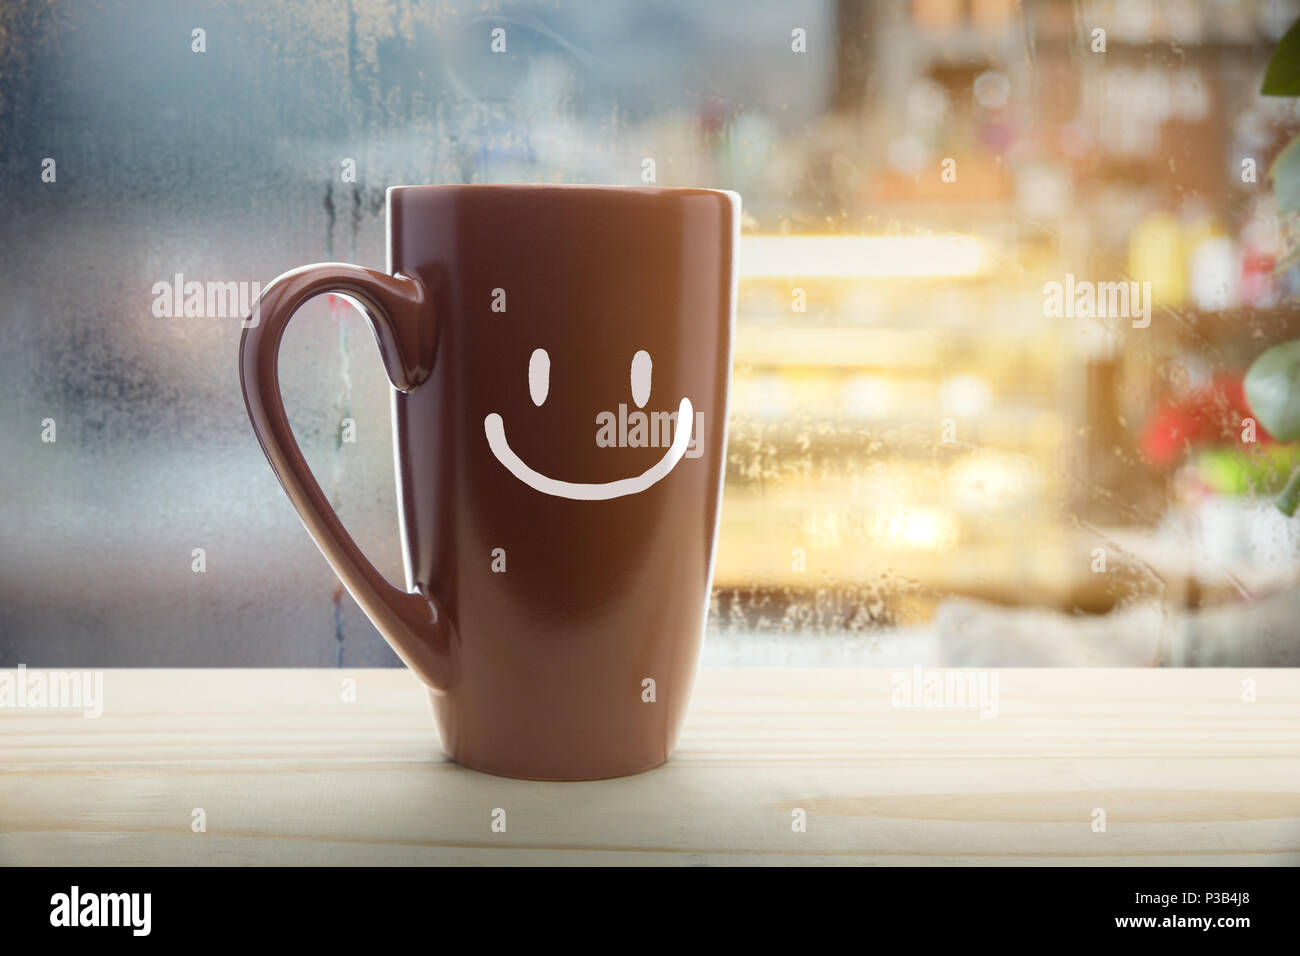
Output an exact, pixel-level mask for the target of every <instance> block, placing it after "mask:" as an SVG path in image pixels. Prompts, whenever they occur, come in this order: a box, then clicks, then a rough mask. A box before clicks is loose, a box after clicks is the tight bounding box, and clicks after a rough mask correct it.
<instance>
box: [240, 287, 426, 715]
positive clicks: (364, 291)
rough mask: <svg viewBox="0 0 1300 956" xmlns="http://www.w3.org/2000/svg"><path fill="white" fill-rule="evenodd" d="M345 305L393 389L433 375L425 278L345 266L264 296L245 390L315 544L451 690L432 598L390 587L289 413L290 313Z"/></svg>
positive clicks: (387, 631) (413, 656)
mask: <svg viewBox="0 0 1300 956" xmlns="http://www.w3.org/2000/svg"><path fill="white" fill-rule="evenodd" d="M327 292H329V293H334V294H335V295H340V296H343V297H344V298H346V299H348V300H349V301H350V302H351V303H352V304H353V305H355V306H357V307H358V308H359V309H360V310H361V311H362V312H363V313H364V314H365V316H366V319H367V320H368V321H369V323H370V328H371V330H372V331H373V332H374V334H375V338H376V340H377V341H378V343H379V351H380V354H381V356H382V357H383V360H384V367H385V369H386V370H387V372H388V378H389V380H390V381H391V382H392V383H393V387H394V388H396V389H398V390H399V391H402V392H411V391H413V390H415V389H416V388H418V387H419V386H420V385H421V384H422V383H423V382H425V381H426V380H427V379H428V377H429V374H430V372H431V371H432V369H433V360H434V352H435V349H436V344H437V329H438V326H437V322H436V321H434V319H435V316H434V312H433V303H432V301H431V300H430V299H429V296H428V294H427V293H426V291H425V288H424V286H423V285H422V284H421V283H420V281H419V280H417V279H414V278H411V277H409V276H404V275H400V274H399V275H388V274H386V273H383V272H376V271H375V270H373V269H366V268H362V267H361V266H354V265H349V264H347V263H343V262H321V263H317V264H315V265H309V266H303V267H302V268H299V269H293V270H291V271H289V272H286V273H285V274H284V275H282V276H280V277H278V278H277V279H276V280H275V281H274V282H272V283H271V284H270V285H269V286H267V287H266V289H265V290H264V291H263V292H262V295H261V297H260V298H259V299H258V300H257V304H256V305H255V306H254V308H253V314H252V315H251V316H250V317H249V318H248V319H247V320H246V321H245V324H244V333H243V336H242V337H241V339H240V342H239V382H240V386H241V387H242V389H243V392H244V404H245V406H247V408H248V417H249V419H250V420H251V421H252V423H253V431H254V432H255V433H256V434H257V440H258V441H259V442H261V445H262V451H263V452H264V453H265V454H266V460H267V461H269V462H270V463H271V468H272V470H273V471H274V472H275V475H276V477H277V478H279V479H280V484H281V485H282V486H283V487H284V490H285V493H286V494H288V496H289V500H290V501H291V502H292V503H293V506H294V508H295V509H296V510H297V512H298V517H299V518H301V519H302V523H303V524H304V525H305V526H306V527H307V531H308V533H309V534H310V535H311V536H312V540H314V541H315V542H316V546H317V547H318V548H320V550H321V553H322V554H323V555H324V556H325V560H326V561H328V562H329V564H330V567H332V568H333V569H334V573H335V574H337V575H338V576H339V579H340V580H341V581H342V582H343V584H344V586H345V587H346V588H347V589H348V593H350V594H351V595H352V597H353V598H354V599H355V600H356V602H357V604H359V605H360V606H361V609H362V610H363V611H364V612H365V613H366V616H367V617H369V618H370V620H371V622H373V623H374V625H375V627H377V628H378V629H379V632H380V633H381V634H382V635H383V636H384V637H385V639H387V641H388V643H389V644H391V645H392V647H393V650H395V651H396V652H397V654H398V656H399V657H400V658H401V659H402V660H403V661H404V662H405V663H406V665H407V666H408V667H409V668H411V670H412V671H414V672H415V673H416V674H417V675H418V676H419V677H420V678H421V679H422V680H424V681H425V683H427V684H429V685H430V686H431V687H434V688H437V689H442V688H445V687H446V686H447V685H448V683H449V674H448V669H449V668H448V659H447V655H448V650H449V634H448V629H447V625H446V624H445V623H444V621H443V616H442V615H441V614H440V613H439V611H438V607H437V605H436V604H435V603H434V601H433V599H432V597H430V596H428V595H426V594H421V593H417V592H410V591H404V590H401V589H399V588H396V587H394V586H393V585H392V584H390V583H389V582H388V580H387V579H386V578H385V577H384V576H383V575H382V574H380V573H379V571H378V569H376V568H375V566H374V565H373V564H371V563H370V560H369V559H368V558H367V557H366V556H365V555H364V554H362V553H361V549H360V548H358V547H357V544H356V542H355V541H353V540H352V537H351V535H349V534H348V533H347V531H346V530H344V528H343V523H342V522H341V521H339V518H338V515H336V514H335V513H334V509H333V508H332V507H331V506H330V503H329V500H328V499H327V498H326V497H325V494H324V492H322V491H321V487H320V484H319V483H318V482H317V481H316V478H315V476H314V475H313V474H312V473H311V468H310V467H308V465H307V461H306V459H304V458H303V456H302V450H301V449H300V448H299V447H298V442H297V440H296V439H295V438H294V437H293V430H292V429H291V428H290V427H289V419H288V416H287V415H286V414H285V411H284V399H283V397H282V396H281V394H280V374H279V370H278V360H279V356H280V340H281V339H282V338H283V336H284V330H285V327H286V326H287V325H288V324H289V320H290V319H291V318H292V317H293V315H294V313H295V312H297V311H298V309H300V308H301V307H302V306H303V304H304V303H305V302H307V300H309V299H311V298H314V297H315V296H318V295H323V294H325V293H327Z"/></svg>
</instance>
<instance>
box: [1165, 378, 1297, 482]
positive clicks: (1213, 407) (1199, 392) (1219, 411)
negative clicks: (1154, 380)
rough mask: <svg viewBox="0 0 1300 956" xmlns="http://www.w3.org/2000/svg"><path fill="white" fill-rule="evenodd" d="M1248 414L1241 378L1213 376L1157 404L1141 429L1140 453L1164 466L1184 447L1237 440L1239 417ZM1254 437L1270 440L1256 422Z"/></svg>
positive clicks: (1249, 413)
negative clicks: (1202, 384) (1182, 394)
mask: <svg viewBox="0 0 1300 956" xmlns="http://www.w3.org/2000/svg"><path fill="white" fill-rule="evenodd" d="M1249 417H1251V412H1250V406H1249V405H1248V404H1247V403H1246V393H1245V390H1244V388H1243V387H1242V380H1241V379H1240V378H1238V377H1231V378H1230V377H1227V376H1222V377H1216V378H1215V379H1214V380H1213V381H1212V382H1211V383H1210V384H1209V385H1208V386H1206V387H1204V388H1199V389H1196V390H1195V391H1193V392H1191V393H1190V394H1188V395H1187V396H1186V397H1185V398H1183V399H1181V400H1179V401H1176V402H1166V403H1164V404H1162V405H1161V406H1160V408H1159V409H1158V410H1157V411H1156V414H1155V416H1154V417H1153V418H1152V419H1151V421H1150V422H1149V423H1148V424H1147V426H1146V428H1145V429H1144V430H1143V433H1142V452H1143V454H1144V455H1146V457H1147V460H1148V461H1150V462H1151V463H1152V464H1153V465H1159V466H1161V467H1168V466H1170V465H1172V464H1173V463H1174V462H1175V461H1177V460H1178V458H1179V456H1180V455H1181V454H1182V453H1183V451H1184V450H1186V449H1188V448H1191V447H1194V446H1197V445H1226V444H1230V443H1233V442H1240V441H1241V422H1242V419H1244V418H1249ZM1255 437H1256V440H1257V441H1258V442H1259V443H1260V444H1270V443H1272V442H1273V440H1274V439H1273V436H1272V435H1270V434H1269V433H1268V432H1267V431H1266V430H1265V428H1264V426H1263V425H1261V424H1259V423H1258V422H1256V423H1255Z"/></svg>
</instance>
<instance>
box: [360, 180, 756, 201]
mask: <svg viewBox="0 0 1300 956" xmlns="http://www.w3.org/2000/svg"><path fill="white" fill-rule="evenodd" d="M458 190H468V191H473V190H478V191H485V190H535V191H569V192H610V193H624V194H628V193H639V194H644V195H650V196H673V195H680V196H692V195H706V196H726V197H728V198H729V199H731V200H732V201H733V202H740V201H741V196H740V193H738V192H736V191H735V190H733V189H712V188H709V187H705V186H639V185H633V186H629V185H619V184H613V183H437V184H424V185H418V186H389V187H388V189H387V190H386V192H385V197H386V198H388V199H390V200H391V199H392V198H393V197H394V196H396V195H401V194H405V193H426V192H452V191H458Z"/></svg>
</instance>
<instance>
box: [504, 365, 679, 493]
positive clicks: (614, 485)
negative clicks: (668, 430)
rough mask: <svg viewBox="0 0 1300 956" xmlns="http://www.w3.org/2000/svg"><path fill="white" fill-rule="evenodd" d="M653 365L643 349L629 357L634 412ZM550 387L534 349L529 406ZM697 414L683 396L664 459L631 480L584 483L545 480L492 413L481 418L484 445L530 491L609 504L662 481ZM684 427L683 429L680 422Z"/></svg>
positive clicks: (644, 398) (645, 396) (644, 396)
mask: <svg viewBox="0 0 1300 956" xmlns="http://www.w3.org/2000/svg"><path fill="white" fill-rule="evenodd" d="M651 368H652V363H651V361H650V353H649V352H647V351H645V350H644V349H642V350H641V351H639V352H637V353H636V355H634V356H633V357H632V399H633V401H635V402H636V404H637V407H638V408H644V407H645V403H646V402H648V401H649V400H650V373H651ZM550 388H551V357H550V356H549V355H547V354H546V350H545V349H535V350H534V351H533V354H532V357H531V358H530V359H529V360H528V392H529V394H530V395H531V396H532V399H533V404H534V405H537V406H538V407H540V406H541V405H542V403H543V402H545V401H546V396H547V394H548V393H549V392H550ZM694 421H695V414H694V410H693V409H692V407H691V400H690V399H689V398H686V397H683V398H682V402H681V405H680V406H679V407H678V409H677V423H678V425H677V427H675V428H674V429H673V441H672V445H671V446H670V447H669V449H668V450H667V451H666V452H664V456H663V457H662V458H661V459H659V461H657V462H656V463H655V464H654V465H652V466H651V467H650V468H647V469H646V470H645V471H643V472H642V473H641V474H639V475H637V476H635V477H633V478H620V479H618V480H617V481H607V482H603V483H596V484H588V483H582V482H575V481H561V480H559V479H558V478H549V477H547V476H546V475H543V474H541V473H540V472H538V471H534V470H533V469H532V468H530V467H529V466H528V465H526V464H525V463H524V462H523V460H522V459H520V457H519V456H518V455H516V454H515V453H514V451H512V450H511V448H510V444H509V442H507V441H506V429H505V423H504V422H502V421H501V416H500V415H498V414H497V413H496V412H493V413H492V414H490V415H488V416H487V418H485V419H483V431H484V432H485V433H486V434H487V440H488V446H489V447H490V448H491V449H492V454H493V455H495V456H496V459H497V461H499V462H501V464H503V465H505V467H506V470H507V471H509V472H510V474H512V475H514V476H515V477H516V478H518V479H519V480H520V481H522V482H523V483H524V484H526V485H527V486H528V487H530V488H533V489H535V490H536V491H540V492H542V493H543V494H547V495H554V496H555V497H557V498H574V499H577V500H578V501H607V500H609V499H610V498H622V497H623V496H624V495H635V494H637V493H639V492H642V491H645V490H646V489H647V488H649V487H650V486H651V485H653V484H654V483H655V482H657V481H660V480H662V479H663V478H664V477H666V476H667V475H668V473H669V472H670V471H672V470H673V469H674V468H675V467H676V466H677V463H678V462H679V461H681V460H682V456H683V455H685V454H686V449H687V447H688V446H689V445H690V443H691V426H692V425H693V424H694ZM683 422H684V423H685V427H682V423H683Z"/></svg>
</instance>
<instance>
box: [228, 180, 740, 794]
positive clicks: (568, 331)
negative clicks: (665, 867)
mask: <svg viewBox="0 0 1300 956" xmlns="http://www.w3.org/2000/svg"><path fill="white" fill-rule="evenodd" d="M739 213H740V197H739V196H737V195H736V194H735V193H730V192H721V191H714V190H705V189H641V188H631V187H618V186H402V187H395V188H393V189H390V190H389V191H388V268H387V270H386V272H376V271H374V270H371V269H365V268H362V267H360V266H353V265H346V264H341V263H323V264H318V265H310V266H304V267H303V268H301V269H295V270H293V271H291V272H288V273H285V274H284V275H282V276H280V277H279V278H278V279H276V280H275V281H274V282H273V283H272V284H271V285H270V286H268V287H267V289H266V291H265V292H264V293H263V294H262V297H261V299H260V300H259V302H258V313H257V315H256V322H255V324H252V325H251V327H249V328H247V329H246V330H245V332H244V335H243V340H242V341H241V343H240V380H241V382H242V385H243V389H244V401H245V403H246V404H247V406H248V414H249V417H250V418H251V419H252V422H253V429H254V431H255V432H256V433H257V437H258V440H259V441H260V442H261V443H262V449H263V451H265V453H266V457H267V459H268V460H269V461H270V463H271V467H272V468H273V469H274V470H275V473H276V475H277V476H278V477H279V479H280V483H281V484H282V485H283V486H284V489H285V491H286V492H287V493H288V495H289V498H290V500H291V501H292V502H293V504H294V507H295V508H297V510H298V514H299V515H300V516H301V517H302V520H303V523H304V524H305V525H306V526H307V530H308V531H309V532H310V533H311V536H312V538H313V539H314V540H315V541H316V544H317V545H318V546H319V547H320V549H321V551H322V552H323V553H324V555H325V558H326V559H327V560H328V561H329V563H330V565H331V566H332V567H333V569H334V571H335V573H337V574H338V576H339V578H340V579H341V580H342V581H343V583H344V584H345V585H346V586H347V589H348V591H349V592H350V593H351V594H352V596H353V597H354V598H355V599H356V601H357V603H358V604H359V605H360V606H361V608H362V609H363V610H364V611H365V613H366V614H367V616H368V617H369V618H370V620H371V621H373V622H374V624H375V626H376V627H377V628H378V629H379V631H380V633H381V634H383V636H384V637H385V638H386V639H387V640H388V641H389V643H390V644H392V646H393V648H394V649H395V650H396V651H397V653H398V655H400V656H401V658H402V660H403V661H405V662H406V664H407V665H408V666H409V667H410V668H411V669H412V670H413V671H414V672H415V673H416V674H417V675H418V676H419V677H420V678H421V679H422V680H423V681H424V682H425V683H426V684H427V685H428V686H429V688H430V696H431V698H432V701H433V709H434V713H435V715H436V717H437V720H438V724H439V727H440V730H441V734H442V742H443V747H444V749H445V750H446V752H447V753H448V755H450V756H451V757H452V758H453V759H454V760H457V761H459V762H460V763H462V764H464V765H465V766H468V767H472V768H474V769H476V770H483V771H487V772H489V773H495V774H502V775H505V776H511V777H529V778H536V779H547V780H579V779H590V778H597V777H612V776H618V775H621V774H628V773H635V772H637V771H640V770H646V769H648V768H651V767H654V766H657V765H658V764H660V763H663V761H664V760H666V759H667V758H668V755H669V752H670V751H671V750H672V748H673V746H674V744H675V742H676V739H677V735H678V731H679V729H680V726H681V723H682V719H683V717H684V714H685V711H686V706H687V703H688V701H689V699H690V692H691V685H692V682H693V680H694V675H695V670H696V666H697V663H698V659H699V651H700V640H701V636H702V633H703V629H704V622H705V617H706V614H707V610H708V603H709V591H710V579H711V577H712V571H713V555H714V543H715V537H716V533H717V523H718V507H719V501H720V498H721V494H722V480H723V469H724V462H725V460H726V456H725V445H726V425H727V387H728V382H729V379H730V369H731V338H732V327H733V324H734V313H735V301H736V270H735V259H736V250H737V238H738V228H739ZM324 293H334V294H336V295H341V296H344V297H347V298H349V299H350V300H352V301H353V302H354V303H355V304H356V305H358V306H359V307H360V308H361V310H362V311H363V312H364V313H365V315H366V316H367V318H368V319H369V321H370V325H371V327H372V329H373V330H374V333H375V336H376V338H377V339H378V342H379V346H380V353H381V355H382V357H383V361H384V365H385V367H386V369H387V372H388V377H389V380H390V381H391V383H392V385H393V393H392V396H393V419H394V441H395V446H396V447H395V450H396V456H397V495H398V506H399V509H400V511H401V532H402V545H403V552H404V558H405V564H406V578H407V580H406V587H404V588H399V587H395V586H394V585H392V584H391V583H389V582H388V581H387V580H385V578H384V577H383V575H381V574H380V573H379V572H378V571H377V570H376V569H375V567H374V565H372V564H371V563H370V561H369V560H368V559H367V558H366V557H365V556H364V555H363V554H362V553H361V552H360V550H358V548H357V546H356V544H355V543H354V542H353V540H352V539H351V537H349V535H348V534H347V532H346V531H345V530H344V529H343V526H342V524H341V523H340V522H339V519H338V517H337V516H336V515H335V513H334V511H333V509H332V508H331V507H330V505H329V502H328V501H327V500H326V498H325V496H324V494H323V493H322V492H321V489H320V486H319V484H318V483H317V482H316V479H315V478H314V477H313V476H312V474H311V471H310V469H309V468H308V467H307V463H306V462H305V461H304V459H303V457H302V453H301V451H300V450H299V448H298V444H297V442H296V441H295V440H294V437H293V434H292V432H291V431H290V428H289V422H288V419H287V418H286V416H285V411H284V405H283V402H282V399H281V396H280V387H279V377H278V373H277V368H276V366H277V359H278V354H279V346H280V339H281V337H282V335H283V333H284V329H285V326H286V325H287V323H288V321H289V319H290V318H291V317H292V316H293V314H294V312H295V311H296V310H297V309H298V308H299V307H300V306H301V305H302V304H303V303H304V302H306V301H307V300H308V299H310V298H312V297H313V296H317V295H321V294H324Z"/></svg>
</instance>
